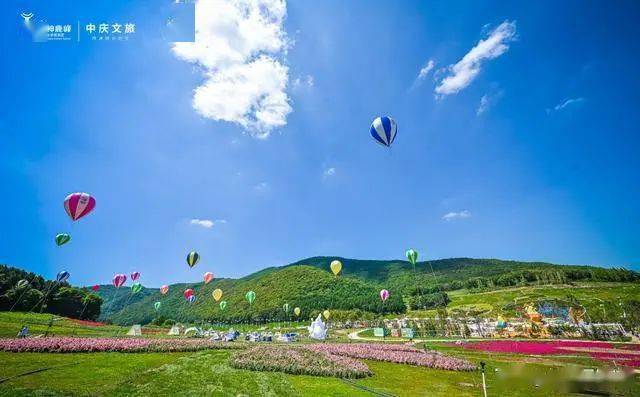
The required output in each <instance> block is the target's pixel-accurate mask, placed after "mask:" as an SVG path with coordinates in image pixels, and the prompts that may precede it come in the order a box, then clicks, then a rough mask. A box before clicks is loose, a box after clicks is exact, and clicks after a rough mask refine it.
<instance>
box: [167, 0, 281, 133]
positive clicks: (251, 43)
mask: <svg viewBox="0 0 640 397" xmlns="http://www.w3.org/2000/svg"><path fill="white" fill-rule="evenodd" d="M286 13H287V7H286V3H285V1H284V0H199V1H198V2H197V3H196V20H195V27H196V34H195V42H192V43H190V42H180V43H174V44H173V52H174V54H175V55H176V56H177V57H178V58H180V59H182V60H185V61H187V62H191V63H194V64H197V65H199V66H200V67H202V69H203V73H204V77H205V79H204V82H203V83H202V85H200V86H199V87H197V88H196V89H195V91H194V97H193V107H194V108H195V110H196V111H197V112H198V113H200V114H201V115H202V116H204V117H206V118H210V119H213V120H223V121H228V122H232V123H237V124H239V125H241V126H242V127H243V128H244V129H245V130H247V131H249V132H250V133H251V134H252V135H253V136H255V137H258V138H267V137H268V136H269V134H270V133H271V132H272V131H273V129H274V128H277V127H281V126H284V125H286V124H287V115H288V114H289V113H290V112H291V110H292V109H291V105H290V104H289V97H288V96H287V93H286V91H285V90H286V88H287V84H288V81H289V69H288V68H287V67H286V66H285V65H283V64H282V63H281V61H280V60H279V57H280V56H281V55H282V54H283V53H284V52H285V51H286V49H287V46H288V41H287V34H286V32H285V30H284V19H285V17H286Z"/></svg>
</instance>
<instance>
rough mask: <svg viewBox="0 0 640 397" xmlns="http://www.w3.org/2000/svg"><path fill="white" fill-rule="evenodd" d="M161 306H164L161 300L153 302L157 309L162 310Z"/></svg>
mask: <svg viewBox="0 0 640 397" xmlns="http://www.w3.org/2000/svg"><path fill="white" fill-rule="evenodd" d="M160 306H162V303H161V302H156V303H154V304H153V307H155V309H156V311H158V310H160Z"/></svg>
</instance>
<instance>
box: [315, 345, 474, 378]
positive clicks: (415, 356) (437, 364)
mask: <svg viewBox="0 0 640 397" xmlns="http://www.w3.org/2000/svg"><path fill="white" fill-rule="evenodd" d="M306 348H307V349H310V350H313V351H315V352H321V353H325V354H332V355H337V356H345V357H351V358H361V359H367V360H377V361H387V362H392V363H399V364H410V365H418V366H421V367H429V368H436V369H444V370H449V371H473V370H475V369H476V366H475V365H473V364H472V363H471V362H469V361H467V360H463V359H460V358H455V357H450V356H447V355H444V354H442V353H439V352H435V351H422V350H418V349H416V348H414V347H412V346H408V345H392V344H390V345H382V344H375V343H323V344H313V345H308V346H306Z"/></svg>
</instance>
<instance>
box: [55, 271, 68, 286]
mask: <svg viewBox="0 0 640 397" xmlns="http://www.w3.org/2000/svg"><path fill="white" fill-rule="evenodd" d="M69 276H70V274H69V272H68V271H66V270H63V271H61V272H60V273H58V275H56V281H57V282H59V283H64V282H65V281H67V280H68V279H69Z"/></svg>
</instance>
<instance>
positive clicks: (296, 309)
mask: <svg viewBox="0 0 640 397" xmlns="http://www.w3.org/2000/svg"><path fill="white" fill-rule="evenodd" d="M293 314H295V315H296V317H298V316H299V315H300V308H299V307H296V308H295V309H293Z"/></svg>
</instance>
